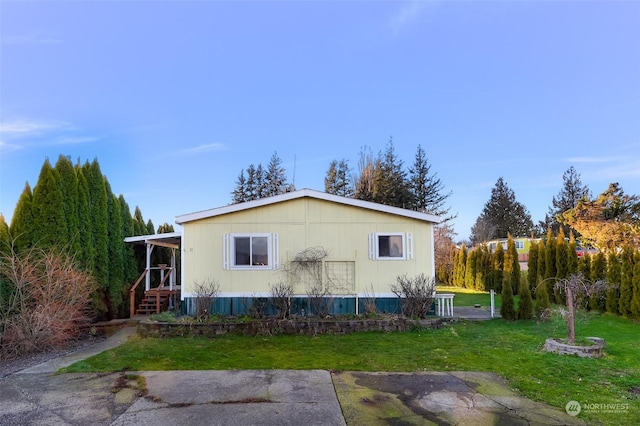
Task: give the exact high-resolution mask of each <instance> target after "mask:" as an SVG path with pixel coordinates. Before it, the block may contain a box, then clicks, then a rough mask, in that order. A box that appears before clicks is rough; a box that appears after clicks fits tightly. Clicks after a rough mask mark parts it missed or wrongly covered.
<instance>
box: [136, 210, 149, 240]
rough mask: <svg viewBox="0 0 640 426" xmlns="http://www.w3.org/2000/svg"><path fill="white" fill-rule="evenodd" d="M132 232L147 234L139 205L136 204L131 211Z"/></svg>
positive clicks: (137, 234) (138, 234)
mask: <svg viewBox="0 0 640 426" xmlns="http://www.w3.org/2000/svg"><path fill="white" fill-rule="evenodd" d="M133 234H134V236H140V235H147V234H148V232H147V225H146V224H145V222H144V218H143V217H142V211H141V210H140V207H138V206H136V209H135V210H134V213H133Z"/></svg>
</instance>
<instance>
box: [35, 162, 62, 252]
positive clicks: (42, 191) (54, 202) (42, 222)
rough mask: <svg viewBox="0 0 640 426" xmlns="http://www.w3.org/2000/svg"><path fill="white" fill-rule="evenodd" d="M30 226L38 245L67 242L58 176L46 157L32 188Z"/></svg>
mask: <svg viewBox="0 0 640 426" xmlns="http://www.w3.org/2000/svg"><path fill="white" fill-rule="evenodd" d="M32 226H33V235H34V242H35V243H36V244H37V245H38V246H40V247H43V248H45V247H53V246H60V247H62V246H64V245H67V244H68V242H69V235H68V233H67V223H66V220H65V217H64V199H63V195H62V190H61V189H60V178H59V175H58V173H57V171H56V170H55V169H53V168H52V167H51V163H50V162H49V159H48V158H47V159H46V160H45V162H44V164H43V165H42V168H41V169H40V176H39V177H38V183H37V184H36V186H35V188H34V189H33V225H32Z"/></svg>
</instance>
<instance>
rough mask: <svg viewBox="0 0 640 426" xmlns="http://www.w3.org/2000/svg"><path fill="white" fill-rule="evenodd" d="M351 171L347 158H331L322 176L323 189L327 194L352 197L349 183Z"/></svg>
mask: <svg viewBox="0 0 640 426" xmlns="http://www.w3.org/2000/svg"><path fill="white" fill-rule="evenodd" d="M350 176H351V171H350V169H349V163H347V160H344V159H343V160H340V162H338V161H336V160H333V161H332V162H331V164H329V170H327V175H326V176H325V178H324V190H325V192H327V193H328V194H334V195H340V196H341V197H353V196H354V190H353V185H352V184H351V178H350Z"/></svg>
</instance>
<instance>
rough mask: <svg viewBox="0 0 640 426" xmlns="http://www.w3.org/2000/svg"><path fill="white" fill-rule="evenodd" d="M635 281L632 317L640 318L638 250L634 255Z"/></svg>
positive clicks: (639, 260)
mask: <svg viewBox="0 0 640 426" xmlns="http://www.w3.org/2000/svg"><path fill="white" fill-rule="evenodd" d="M633 263H634V264H633V280H632V286H633V289H632V292H633V295H632V297H631V317H632V318H635V319H638V318H640V251H638V250H636V251H635V253H634V255H633Z"/></svg>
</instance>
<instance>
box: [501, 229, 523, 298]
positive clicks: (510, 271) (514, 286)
mask: <svg viewBox="0 0 640 426" xmlns="http://www.w3.org/2000/svg"><path fill="white" fill-rule="evenodd" d="M504 273H505V275H507V276H508V277H509V278H508V279H509V283H510V284H511V292H512V293H513V294H517V293H516V291H518V290H519V288H518V287H520V262H518V250H517V249H516V243H515V242H514V241H513V237H512V236H511V234H509V237H508V238H507V252H506V253H505V256H504Z"/></svg>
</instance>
